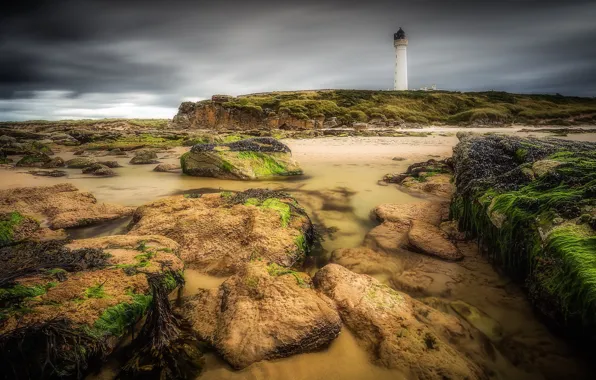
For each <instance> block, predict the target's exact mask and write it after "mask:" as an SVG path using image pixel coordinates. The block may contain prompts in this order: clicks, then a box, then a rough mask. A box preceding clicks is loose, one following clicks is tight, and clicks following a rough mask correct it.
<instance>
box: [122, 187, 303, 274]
mask: <svg viewBox="0 0 596 380" xmlns="http://www.w3.org/2000/svg"><path fill="white" fill-rule="evenodd" d="M129 233H130V234H134V235H146V234H148V233H152V234H160V235H164V236H167V237H169V238H171V239H173V240H175V241H176V242H178V243H179V244H180V245H181V257H182V259H183V260H184V262H185V263H186V264H187V265H188V266H189V267H191V268H195V269H199V270H201V271H203V272H205V273H209V274H212V275H230V274H233V273H236V272H238V270H240V268H242V266H243V264H244V263H245V262H248V261H250V260H252V259H258V258H260V259H263V260H265V261H267V262H273V263H276V264H278V265H281V266H284V267H290V266H292V265H294V264H296V263H298V262H301V261H302V260H303V259H304V256H305V253H306V252H307V251H308V250H309V249H310V244H312V241H313V231H312V224H311V222H310V219H309V217H308V216H307V215H306V213H305V212H304V210H303V209H302V208H301V207H300V206H299V205H298V204H297V203H296V201H294V200H293V199H292V198H291V197H289V196H288V195H286V194H283V193H279V192H270V191H266V190H248V191H246V192H243V193H237V194H231V193H215V194H204V195H202V196H200V197H198V198H196V197H184V196H174V197H168V198H163V199H160V200H157V201H155V202H152V203H149V204H147V205H144V206H142V207H139V208H138V209H137V210H136V212H135V214H134V216H133V221H132V222H131V227H130V232H129Z"/></svg>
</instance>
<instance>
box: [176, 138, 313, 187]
mask: <svg viewBox="0 0 596 380" xmlns="http://www.w3.org/2000/svg"><path fill="white" fill-rule="evenodd" d="M180 164H181V166H182V171H183V172H184V173H185V174H188V175H193V176H199V177H217V178H229V179H243V180H247V179H259V178H269V177H277V176H293V175H300V174H302V170H301V169H300V167H299V166H298V164H297V163H296V162H295V161H294V160H293V159H292V153H291V151H290V148H288V147H287V146H286V145H284V144H283V143H281V142H279V141H278V140H276V139H274V138H271V137H257V138H252V139H247V140H240V141H236V142H233V143H229V144H199V145H195V146H193V147H192V148H191V150H190V152H187V153H185V154H183V155H182V157H180Z"/></svg>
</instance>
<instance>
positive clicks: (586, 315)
mask: <svg viewBox="0 0 596 380" xmlns="http://www.w3.org/2000/svg"><path fill="white" fill-rule="evenodd" d="M454 165H455V183H456V187H457V191H456V195H455V197H454V199H453V202H452V205H451V214H452V216H453V217H454V218H457V219H459V224H460V228H461V229H462V230H465V231H468V232H469V233H471V234H473V235H475V236H477V237H478V238H479V240H480V241H481V242H482V243H483V245H484V246H485V247H486V248H487V250H488V252H489V255H490V257H491V258H492V259H493V260H494V261H495V262H496V263H497V264H499V265H500V266H501V267H503V268H504V269H505V270H506V271H507V272H508V273H509V274H510V275H512V276H514V277H516V278H518V279H520V280H523V281H525V284H526V287H527V290H528V292H529V296H530V299H531V302H532V303H533V305H534V306H535V308H536V309H537V310H538V311H539V312H540V313H541V314H543V315H544V316H545V317H547V318H548V320H549V321H550V322H551V324H552V325H553V326H556V327H558V328H561V329H562V330H564V331H565V333H567V334H570V335H575V336H578V337H581V339H582V340H584V339H585V340H587V341H592V342H593V341H594V339H596V233H595V229H596V144H594V143H590V142H575V141H566V140H560V139H552V138H549V139H535V138H518V137H505V136H485V137H479V136H474V135H463V136H460V143H459V144H458V145H457V146H456V147H455V148H454Z"/></svg>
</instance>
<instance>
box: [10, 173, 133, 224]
mask: <svg viewBox="0 0 596 380" xmlns="http://www.w3.org/2000/svg"><path fill="white" fill-rule="evenodd" d="M12 211H17V212H20V213H21V214H25V215H31V216H33V217H36V218H37V219H39V220H43V221H45V222H46V223H47V224H48V225H49V227H50V228H52V229H57V228H70V227H79V226H86V225H89V224H95V223H100V222H104V221H108V220H113V219H118V218H121V217H123V216H127V215H130V214H132V212H133V211H134V208H133V207H125V206H120V205H115V204H108V203H98V202H97V199H95V197H94V196H93V195H92V194H91V193H83V192H80V191H79V190H78V189H77V188H76V187H75V186H73V185H71V184H68V183H61V184H58V185H54V186H38V187H20V188H14V189H8V190H0V212H12Z"/></svg>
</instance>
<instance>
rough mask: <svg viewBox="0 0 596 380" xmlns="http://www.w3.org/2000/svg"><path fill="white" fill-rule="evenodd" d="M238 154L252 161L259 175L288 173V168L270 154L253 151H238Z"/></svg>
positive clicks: (254, 169)
mask: <svg viewBox="0 0 596 380" xmlns="http://www.w3.org/2000/svg"><path fill="white" fill-rule="evenodd" d="M237 154H238V158H239V159H241V160H248V161H250V166H251V167H252V168H253V171H254V172H255V175H256V176H257V177H267V176H279V175H287V174H288V170H287V168H286V167H285V166H284V165H283V164H281V163H280V162H278V161H276V160H275V159H274V158H273V157H272V156H271V155H270V154H266V153H261V152H251V151H244V152H237Z"/></svg>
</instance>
